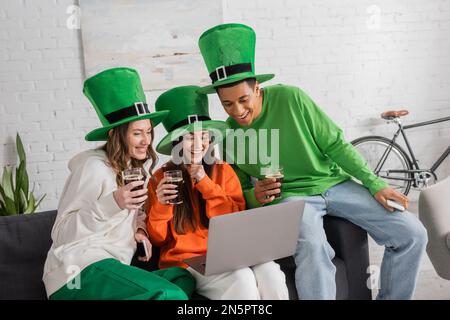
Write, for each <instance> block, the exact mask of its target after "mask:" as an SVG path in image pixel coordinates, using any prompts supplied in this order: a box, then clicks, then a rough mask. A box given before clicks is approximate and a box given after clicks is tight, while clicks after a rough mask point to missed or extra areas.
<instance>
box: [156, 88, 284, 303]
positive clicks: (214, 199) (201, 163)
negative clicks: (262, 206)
mask: <svg viewBox="0 0 450 320" xmlns="http://www.w3.org/2000/svg"><path fill="white" fill-rule="evenodd" d="M198 88H199V87H196V86H185V87H177V88H174V89H171V90H169V91H166V92H165V93H163V94H162V95H161V96H160V97H159V98H158V100H157V101H156V110H158V111H162V110H169V111H170V113H169V116H168V117H167V118H166V119H165V120H164V121H163V125H164V127H165V128H166V130H167V131H168V132H169V134H168V135H167V136H166V137H164V138H163V139H162V140H161V142H160V143H159V145H158V147H157V151H158V152H160V153H163V154H171V155H172V160H171V161H169V162H168V163H166V164H165V165H164V166H163V168H161V169H159V170H157V171H156V172H155V174H154V178H153V179H152V181H151V182H150V183H149V198H150V203H151V207H150V209H149V218H148V223H147V226H148V231H149V234H150V239H151V241H152V243H153V244H154V245H156V246H159V247H161V256H160V262H159V266H160V268H169V267H173V266H179V267H183V268H187V270H188V271H190V272H191V274H192V275H193V276H194V278H195V279H196V281H197V292H198V293H199V294H201V295H203V296H205V297H207V298H209V299H214V300H219V299H288V290H287V287H286V279H285V275H284V273H283V272H282V271H281V269H280V266H279V265H278V264H276V263H275V262H273V261H271V262H268V263H263V264H260V265H257V266H253V267H251V268H242V269H239V270H235V271H231V272H227V273H223V274H219V275H211V276H204V275H202V274H200V273H198V272H197V271H195V270H194V269H192V268H190V267H188V265H186V264H185V263H184V262H183V260H184V259H187V258H191V257H194V256H200V255H205V254H206V249H207V242H208V223H209V219H210V218H212V217H214V216H218V215H222V214H227V213H231V212H236V211H241V210H244V209H245V199H244V196H243V194H242V190H241V185H240V182H239V179H238V177H237V176H236V174H235V172H234V170H233V169H232V168H231V166H230V165H229V164H227V163H225V162H221V163H218V161H216V160H217V159H215V158H214V146H213V143H212V142H213V141H214V142H215V143H217V142H219V141H220V140H221V138H222V137H223V133H224V131H225V129H226V128H228V126H227V124H226V123H225V122H223V121H211V120H210V118H209V113H208V99H207V96H206V95H203V94H198V93H196V90H197V89H198ZM168 170H181V172H182V176H183V181H184V183H183V184H182V185H181V187H180V188H179V190H177V186H176V185H175V184H170V183H166V182H167V178H165V177H164V171H168ZM178 196H180V197H181V199H182V200H183V202H182V203H180V204H176V205H175V204H172V203H171V202H174V199H176V198H177V197H178Z"/></svg>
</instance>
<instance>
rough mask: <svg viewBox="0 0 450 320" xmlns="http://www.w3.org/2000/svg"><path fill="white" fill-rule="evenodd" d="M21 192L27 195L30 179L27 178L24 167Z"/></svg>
mask: <svg viewBox="0 0 450 320" xmlns="http://www.w3.org/2000/svg"><path fill="white" fill-rule="evenodd" d="M22 190H23V192H24V193H25V195H26V196H27V197H28V191H29V190H30V181H29V179H28V173H27V169H26V168H25V170H24V172H23V189H22Z"/></svg>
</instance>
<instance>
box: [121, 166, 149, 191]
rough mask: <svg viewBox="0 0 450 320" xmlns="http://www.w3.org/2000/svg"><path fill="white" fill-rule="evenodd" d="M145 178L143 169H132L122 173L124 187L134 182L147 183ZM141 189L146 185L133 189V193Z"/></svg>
mask: <svg viewBox="0 0 450 320" xmlns="http://www.w3.org/2000/svg"><path fill="white" fill-rule="evenodd" d="M145 177H146V175H145V173H144V170H143V169H142V168H130V169H125V170H123V171H122V180H123V185H124V186H126V185H127V184H129V183H131V182H133V181H145ZM140 189H144V185H141V186H138V187H135V188H133V189H131V191H136V190H140Z"/></svg>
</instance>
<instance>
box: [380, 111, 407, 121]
mask: <svg viewBox="0 0 450 320" xmlns="http://www.w3.org/2000/svg"><path fill="white" fill-rule="evenodd" d="M408 114H409V111H408V110H399V111H386V112H383V113H382V114H381V117H382V118H383V119H386V120H392V119H395V118H400V117H403V116H406V115H408Z"/></svg>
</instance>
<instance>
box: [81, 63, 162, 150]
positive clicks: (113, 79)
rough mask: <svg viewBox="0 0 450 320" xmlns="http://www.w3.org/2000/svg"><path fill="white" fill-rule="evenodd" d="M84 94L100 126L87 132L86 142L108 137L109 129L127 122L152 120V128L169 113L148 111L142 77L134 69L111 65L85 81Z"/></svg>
mask: <svg viewBox="0 0 450 320" xmlns="http://www.w3.org/2000/svg"><path fill="white" fill-rule="evenodd" d="M83 93H84V95H85V96H86V97H87V98H88V99H89V101H91V103H92V105H93V106H94V108H95V111H96V112H97V115H98V117H99V119H100V122H101V123H102V125H103V127H102V128H98V129H95V130H93V131H91V132H89V133H88V134H87V135H86V137H85V139H86V140H87V141H102V140H108V131H109V130H111V129H113V128H115V127H117V126H119V125H121V124H124V123H127V122H131V121H136V120H143V119H151V122H152V126H153V127H155V126H156V125H157V124H158V123H160V122H161V121H162V120H163V119H164V118H165V117H166V116H167V114H168V113H169V112H168V111H165V112H164V111H163V112H153V113H150V111H149V109H148V106H147V103H146V99H145V95H144V90H143V89H142V84H141V79H140V78H139V75H138V73H137V72H136V70H134V69H130V68H113V69H107V70H105V71H102V72H100V73H98V74H96V75H95V76H92V77H90V78H89V79H87V80H86V81H85V82H84V87H83Z"/></svg>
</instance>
